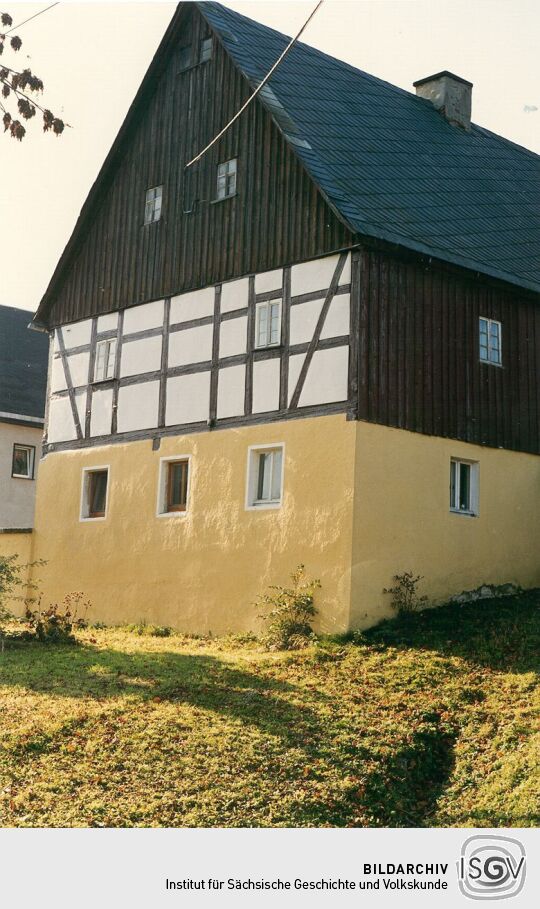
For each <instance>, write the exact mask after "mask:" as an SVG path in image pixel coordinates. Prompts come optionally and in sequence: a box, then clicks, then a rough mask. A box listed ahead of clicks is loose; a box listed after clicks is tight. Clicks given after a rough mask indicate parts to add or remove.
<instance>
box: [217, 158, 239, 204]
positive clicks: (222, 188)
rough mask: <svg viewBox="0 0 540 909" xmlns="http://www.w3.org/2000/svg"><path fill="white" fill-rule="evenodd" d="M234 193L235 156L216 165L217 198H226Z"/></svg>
mask: <svg viewBox="0 0 540 909" xmlns="http://www.w3.org/2000/svg"><path fill="white" fill-rule="evenodd" d="M235 193H236V158H231V160H230V161H224V162H223V164H218V167H217V198H218V199H227V198H228V197H229V196H234V195H235Z"/></svg>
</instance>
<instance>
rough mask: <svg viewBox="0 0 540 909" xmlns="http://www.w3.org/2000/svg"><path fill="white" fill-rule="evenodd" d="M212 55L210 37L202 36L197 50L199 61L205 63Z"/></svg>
mask: <svg viewBox="0 0 540 909" xmlns="http://www.w3.org/2000/svg"><path fill="white" fill-rule="evenodd" d="M211 57H212V39H211V38H203V39H202V41H201V46H200V51H199V63H206V61H207V60H210V59H211Z"/></svg>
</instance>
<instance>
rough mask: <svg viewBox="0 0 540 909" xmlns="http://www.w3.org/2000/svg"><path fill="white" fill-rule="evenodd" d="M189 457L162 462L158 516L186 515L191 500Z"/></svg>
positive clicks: (166, 459) (167, 459)
mask: <svg viewBox="0 0 540 909" xmlns="http://www.w3.org/2000/svg"><path fill="white" fill-rule="evenodd" d="M189 464H190V458H189V456H188V457H174V458H163V459H162V460H161V462H160V474H159V486H158V507H157V514H158V516H163V515H174V514H185V512H186V511H187V508H188V498H189V482H190V476H189Z"/></svg>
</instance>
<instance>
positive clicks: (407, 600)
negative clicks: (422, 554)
mask: <svg viewBox="0 0 540 909" xmlns="http://www.w3.org/2000/svg"><path fill="white" fill-rule="evenodd" d="M422 580H423V577H422V575H416V577H415V576H414V575H413V573H412V571H404V572H403V574H395V575H394V581H395V582H396V583H395V584H394V586H393V587H384V588H383V593H388V594H390V596H391V597H392V603H391V605H392V609H395V610H396V612H397V613H398V614H399V615H410V614H411V613H413V612H418V610H419V609H422V606H423V605H424V604H425V603H427V597H425V596H421V597H420V596H418V592H417V587H418V582H419V581H422Z"/></svg>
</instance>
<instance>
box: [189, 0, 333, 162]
mask: <svg viewBox="0 0 540 909" xmlns="http://www.w3.org/2000/svg"><path fill="white" fill-rule="evenodd" d="M323 3H324V0H319V2H318V3H317V6H316V7H315V9H313V10H312V12H311V13H310V14H309V16H308V17H307V19H306V21H305V22H304V24H303V26H302V28H301V29H300V31H299V32H298V33H297V34H296V35H295V36H294V38H291V40H290V41H289V43H288V45H287V47H286V48H285V50H284V51H283V53H282V54H280V56H279V57H278V58H277V60H276V62H275V63H274V65H273V66H272V68H271V69H270V71H269V72H268V73H267V74H266V76H265V77H264V79H263V80H262V82H261V83H260V84H259V85H258V86H257V88H256V89H255V91H254V92H253V94H251V95H250V96H249V98H248V99H247V101H246V102H245V104H243V105H242V107H241V108H240V110H239V111H238V112H237V113H236V114H235V115H234V117H233V118H232V120H229V122H228V123H227V125H226V126H224V127H223V129H222V130H221V132H219V133H218V134H217V136H215V137H214V138H213V139H212V141H211V142H209V143H208V145H207V146H206V147H205V148H203V150H202V151H201V152H199V154H198V155H196V157H195V158H193V159H192V160H191V161H189V162H188V163H187V164H186V166H185V169H186V170H187V168H188V167H191V165H192V164H196V163H197V161H200V160H201V158H202V157H203V156H204V155H205V154H206V152H207V151H210V149H211V148H212V146H213V145H215V144H216V142H219V140H220V139H221V137H222V136H224V135H225V133H226V132H227V130H228V129H230V127H231V126H232V125H233V123H235V122H236V121H237V120H238V118H239V117H240V116H241V114H243V113H244V111H245V110H246V108H247V107H249V105H250V104H251V102H252V101H253V99H254V98H256V97H257V95H258V94H259V92H260V91H261V89H262V88H264V86H265V85H266V83H267V82H268V80H269V79H270V76H272V74H273V73H275V71H276V69H277V68H278V66H279V65H280V63H281V62H282V61H283V60H284V59H285V57H286V56H287V54H288V53H289V51H290V50H292V48H293V47H294V45H295V44H296V42H297V41H298V39H299V38H300V35H301V34H302V32H303V31H304V30H305V29H306V28H307V26H308V25H309V23H310V22H311V20H312V19H313V16H314V15H315V13H316V12H317V10H319V9H320V7H321V6H322V5H323Z"/></svg>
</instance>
